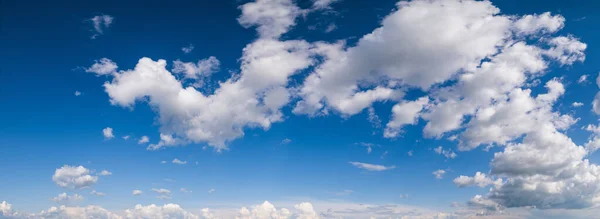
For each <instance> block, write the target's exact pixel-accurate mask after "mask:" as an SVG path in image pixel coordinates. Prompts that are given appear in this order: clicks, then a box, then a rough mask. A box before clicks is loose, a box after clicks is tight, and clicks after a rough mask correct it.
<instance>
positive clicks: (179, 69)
mask: <svg viewBox="0 0 600 219" xmlns="http://www.w3.org/2000/svg"><path fill="white" fill-rule="evenodd" d="M220 65H221V62H219V60H218V59H217V58H216V57H214V56H211V57H209V58H207V59H202V60H200V61H198V63H193V62H182V61H179V60H175V61H174V62H173V69H172V72H173V73H177V74H183V75H184V76H185V77H186V78H190V79H200V78H205V77H210V75H211V74H212V73H214V72H217V71H219V66H220Z"/></svg>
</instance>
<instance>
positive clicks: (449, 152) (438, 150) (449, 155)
mask: <svg viewBox="0 0 600 219" xmlns="http://www.w3.org/2000/svg"><path fill="white" fill-rule="evenodd" d="M433 152H435V153H436V154H441V155H443V156H444V157H446V158H450V159H454V158H456V156H458V155H456V153H454V151H452V149H444V148H443V147H442V146H438V147H437V148H434V149H433Z"/></svg>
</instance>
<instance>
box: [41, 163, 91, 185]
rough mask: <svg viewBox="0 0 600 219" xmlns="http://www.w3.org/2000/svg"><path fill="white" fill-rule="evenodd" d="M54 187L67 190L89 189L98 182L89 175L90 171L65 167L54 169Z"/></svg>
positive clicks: (76, 167)
mask: <svg viewBox="0 0 600 219" xmlns="http://www.w3.org/2000/svg"><path fill="white" fill-rule="evenodd" d="M52 181H54V183H56V185H58V186H60V187H64V188H69V189H81V188H87V187H90V186H92V185H94V184H96V182H98V176H92V175H90V170H88V169H87V168H85V167H83V166H69V165H65V166H63V167H61V168H58V169H56V171H55V172H54V175H53V176H52Z"/></svg>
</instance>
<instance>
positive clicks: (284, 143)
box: [281, 138, 292, 145]
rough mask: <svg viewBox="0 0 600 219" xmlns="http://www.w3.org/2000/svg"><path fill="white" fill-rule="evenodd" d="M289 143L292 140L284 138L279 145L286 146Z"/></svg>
mask: <svg viewBox="0 0 600 219" xmlns="http://www.w3.org/2000/svg"><path fill="white" fill-rule="evenodd" d="M289 143H292V139H289V138H285V139H283V140H281V144H283V145H286V144H289Z"/></svg>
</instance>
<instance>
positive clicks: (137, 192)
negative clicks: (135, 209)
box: [131, 189, 144, 196]
mask: <svg viewBox="0 0 600 219" xmlns="http://www.w3.org/2000/svg"><path fill="white" fill-rule="evenodd" d="M143 193H144V192H142V191H140V190H137V189H136V190H133V191H132V192H131V194H132V195H134V196H137V195H141V194H143Z"/></svg>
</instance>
